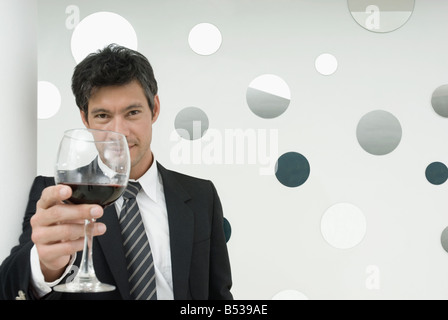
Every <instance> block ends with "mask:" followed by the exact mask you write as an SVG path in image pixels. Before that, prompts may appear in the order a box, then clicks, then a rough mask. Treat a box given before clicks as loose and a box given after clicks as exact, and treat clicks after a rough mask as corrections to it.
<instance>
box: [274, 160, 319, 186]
mask: <svg viewBox="0 0 448 320" xmlns="http://www.w3.org/2000/svg"><path fill="white" fill-rule="evenodd" d="M310 171H311V169H310V164H309V162H308V160H307V159H306V158H305V157H304V156H303V155H301V154H300V153H297V152H288V153H285V154H283V155H282V156H280V158H278V160H277V163H276V164H275V176H276V177H277V179H278V181H279V182H280V183H281V184H283V185H284V186H287V187H290V188H295V187H298V186H301V185H302V184H304V183H305V182H306V181H307V180H308V177H309V176H310Z"/></svg>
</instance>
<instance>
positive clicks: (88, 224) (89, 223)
mask: <svg viewBox="0 0 448 320" xmlns="http://www.w3.org/2000/svg"><path fill="white" fill-rule="evenodd" d="M94 223H95V219H91V220H85V224H84V250H83V252H82V258H81V265H80V266H79V274H78V278H79V280H80V281H83V280H84V281H87V280H89V281H90V280H91V279H92V278H94V279H96V276H95V270H94V269H93V262H92V252H93V251H92V239H93V226H94Z"/></svg>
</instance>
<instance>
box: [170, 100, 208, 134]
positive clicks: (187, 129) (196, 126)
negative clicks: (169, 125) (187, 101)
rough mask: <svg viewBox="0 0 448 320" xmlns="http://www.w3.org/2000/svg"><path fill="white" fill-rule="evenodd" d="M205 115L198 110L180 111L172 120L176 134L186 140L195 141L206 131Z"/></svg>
mask: <svg viewBox="0 0 448 320" xmlns="http://www.w3.org/2000/svg"><path fill="white" fill-rule="evenodd" d="M208 126H209V122H208V117H207V114H206V113H205V112H204V111H202V110H201V109H199V108H196V107H187V108H185V109H182V110H181V111H180V112H179V113H178V114H177V116H176V119H175V120H174V127H175V128H176V131H177V133H178V134H179V135H180V136H181V137H182V138H184V139H186V140H197V139H200V138H202V137H203V136H204V134H205V132H206V131H207V130H208Z"/></svg>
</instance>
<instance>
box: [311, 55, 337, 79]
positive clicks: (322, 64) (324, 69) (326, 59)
mask: <svg viewBox="0 0 448 320" xmlns="http://www.w3.org/2000/svg"><path fill="white" fill-rule="evenodd" d="M315 65H316V70H317V72H319V73H320V74H322V75H324V76H329V75H331V74H333V73H335V72H336V70H337V69H338V60H337V59H336V57H335V56H333V55H332V54H329V53H324V54H321V55H320V56H318V57H317V59H316V61H315Z"/></svg>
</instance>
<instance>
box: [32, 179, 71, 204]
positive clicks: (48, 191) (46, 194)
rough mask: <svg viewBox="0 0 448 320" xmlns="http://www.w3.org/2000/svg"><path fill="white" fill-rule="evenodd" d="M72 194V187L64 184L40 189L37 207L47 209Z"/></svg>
mask: <svg viewBox="0 0 448 320" xmlns="http://www.w3.org/2000/svg"><path fill="white" fill-rule="evenodd" d="M71 195H72V189H71V188H70V187H69V186H65V185H56V186H51V187H48V188H45V189H44V190H43V191H42V194H41V196H40V199H39V201H38V202H37V205H36V206H37V208H42V209H48V208H50V207H52V206H54V205H56V204H60V203H61V202H62V201H64V200H67V199H68V198H70V197H71Z"/></svg>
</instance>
